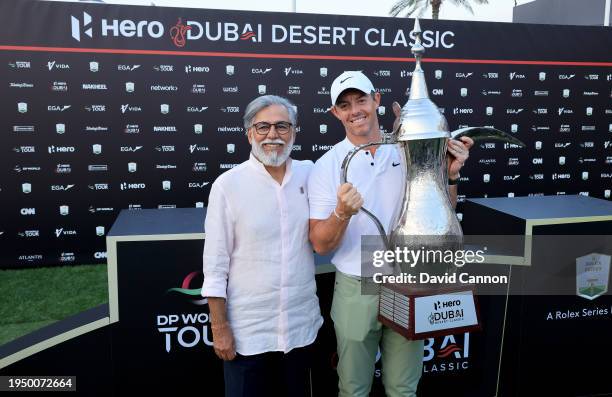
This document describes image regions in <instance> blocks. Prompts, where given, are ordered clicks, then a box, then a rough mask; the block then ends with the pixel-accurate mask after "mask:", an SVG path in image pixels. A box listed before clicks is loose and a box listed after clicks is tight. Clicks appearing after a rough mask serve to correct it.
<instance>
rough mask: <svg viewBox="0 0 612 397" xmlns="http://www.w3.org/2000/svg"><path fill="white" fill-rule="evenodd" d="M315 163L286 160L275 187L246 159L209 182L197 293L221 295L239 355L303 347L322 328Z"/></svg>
mask: <svg viewBox="0 0 612 397" xmlns="http://www.w3.org/2000/svg"><path fill="white" fill-rule="evenodd" d="M312 166H313V163H312V162H311V161H297V160H291V159H288V160H287V169H286V173H285V177H284V179H283V183H282V184H278V182H276V181H275V180H274V179H273V178H272V176H270V174H269V173H268V172H267V171H266V169H265V168H264V166H263V164H261V163H260V162H259V161H258V160H257V159H256V158H255V157H253V155H252V154H251V156H250V158H249V160H248V161H245V162H244V163H242V164H240V165H238V166H236V167H235V168H233V169H231V170H229V171H227V172H225V173H223V174H221V176H219V177H218V178H217V180H216V181H215V182H214V183H213V185H212V188H211V191H210V196H209V199H208V210H207V214H206V221H205V232H206V239H205V242H204V285H203V286H202V296H205V297H222V298H226V302H227V316H228V320H229V323H230V326H231V328H232V332H233V334H234V339H235V342H236V351H237V352H238V353H240V354H242V355H254V354H259V353H264V352H269V351H282V352H285V353H286V352H288V351H290V350H291V349H293V348H296V347H302V346H307V345H309V344H310V343H312V342H314V340H315V338H316V336H317V332H318V330H319V328H320V327H321V324H322V323H323V318H322V317H321V312H320V309H319V300H318V298H317V295H316V284H315V278H314V275H315V269H314V255H313V250H312V246H311V245H310V242H309V241H308V218H309V213H308V194H307V193H308V192H307V190H306V189H307V180H308V175H309V173H310V170H311V169H312Z"/></svg>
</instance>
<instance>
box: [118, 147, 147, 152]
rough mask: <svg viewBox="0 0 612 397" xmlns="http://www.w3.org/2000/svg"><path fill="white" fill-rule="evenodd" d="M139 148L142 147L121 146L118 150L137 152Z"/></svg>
mask: <svg viewBox="0 0 612 397" xmlns="http://www.w3.org/2000/svg"><path fill="white" fill-rule="evenodd" d="M140 149H142V146H134V147H132V146H121V148H120V151H121V152H137V151H139V150H140Z"/></svg>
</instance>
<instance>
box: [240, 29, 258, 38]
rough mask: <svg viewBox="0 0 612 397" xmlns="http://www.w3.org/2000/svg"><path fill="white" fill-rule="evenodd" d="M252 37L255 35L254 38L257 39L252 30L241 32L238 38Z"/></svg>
mask: <svg viewBox="0 0 612 397" xmlns="http://www.w3.org/2000/svg"><path fill="white" fill-rule="evenodd" d="M252 37H255V40H257V37H256V36H255V33H254V32H252V31H249V32H244V33H243V34H241V35H240V40H248V39H250V38H252Z"/></svg>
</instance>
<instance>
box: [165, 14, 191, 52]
mask: <svg viewBox="0 0 612 397" xmlns="http://www.w3.org/2000/svg"><path fill="white" fill-rule="evenodd" d="M189 30H191V26H187V25H185V24H184V23H183V22H182V20H181V18H179V19H178V21H177V22H176V25H174V26H173V27H172V28H170V37H171V38H172V42H173V43H174V45H175V46H177V47H185V35H186V34H187V32H188V31H189Z"/></svg>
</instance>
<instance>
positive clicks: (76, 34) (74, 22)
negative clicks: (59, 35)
mask: <svg viewBox="0 0 612 397" xmlns="http://www.w3.org/2000/svg"><path fill="white" fill-rule="evenodd" d="M70 25H71V29H72V38H73V39H75V40H76V41H81V28H82V29H85V30H84V31H83V33H85V34H86V35H87V36H89V37H92V28H90V27H89V26H90V25H91V15H89V14H88V13H86V12H83V25H82V26H81V21H80V20H79V19H78V18H76V17H74V16H72V15H70Z"/></svg>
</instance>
